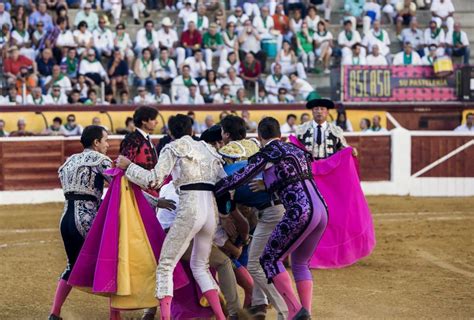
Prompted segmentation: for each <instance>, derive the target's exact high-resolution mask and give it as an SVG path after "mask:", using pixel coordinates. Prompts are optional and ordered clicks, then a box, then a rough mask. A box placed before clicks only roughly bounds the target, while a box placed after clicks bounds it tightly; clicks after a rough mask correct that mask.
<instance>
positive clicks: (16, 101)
mask: <svg viewBox="0 0 474 320" xmlns="http://www.w3.org/2000/svg"><path fill="white" fill-rule="evenodd" d="M0 97H1V96H0ZM3 98H4V99H3V104H6V105H20V104H23V97H22V96H21V95H19V94H18V90H17V88H16V86H15V85H11V86H10V87H9V88H8V94H7V95H6V96H5V97H3Z"/></svg>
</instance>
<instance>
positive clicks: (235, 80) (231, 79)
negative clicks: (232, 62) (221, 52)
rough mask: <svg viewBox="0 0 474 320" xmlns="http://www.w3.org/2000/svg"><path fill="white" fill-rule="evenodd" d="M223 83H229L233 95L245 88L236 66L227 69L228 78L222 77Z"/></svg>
mask: <svg viewBox="0 0 474 320" xmlns="http://www.w3.org/2000/svg"><path fill="white" fill-rule="evenodd" d="M221 83H222V84H227V85H229V88H230V94H231V95H232V96H235V95H236V94H237V90H239V89H240V88H244V82H243V81H242V79H241V78H239V77H238V76H237V72H236V71H235V69H234V68H229V70H228V71H227V78H224V79H222V81H221Z"/></svg>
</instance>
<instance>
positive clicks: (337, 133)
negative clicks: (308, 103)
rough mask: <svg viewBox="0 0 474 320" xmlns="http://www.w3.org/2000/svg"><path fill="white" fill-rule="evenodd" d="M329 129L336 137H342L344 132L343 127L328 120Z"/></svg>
mask: <svg viewBox="0 0 474 320" xmlns="http://www.w3.org/2000/svg"><path fill="white" fill-rule="evenodd" d="M328 129H329V131H331V133H332V134H333V135H335V136H336V137H338V138H339V137H342V136H343V134H344V130H342V128H341V127H338V126H336V125H335V124H334V123H331V122H328Z"/></svg>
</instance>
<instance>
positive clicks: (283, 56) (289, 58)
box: [272, 40, 306, 79]
mask: <svg viewBox="0 0 474 320" xmlns="http://www.w3.org/2000/svg"><path fill="white" fill-rule="evenodd" d="M275 63H279V64H281V72H282V73H283V74H286V75H290V74H291V73H293V72H297V73H298V77H299V78H301V79H306V72H305V70H304V66H303V64H302V63H301V62H298V58H297V57H296V54H295V51H294V50H293V48H291V45H290V43H289V42H288V41H286V40H285V41H283V46H282V49H281V50H280V52H278V54H277V56H276V58H275ZM273 66H274V64H272V69H273Z"/></svg>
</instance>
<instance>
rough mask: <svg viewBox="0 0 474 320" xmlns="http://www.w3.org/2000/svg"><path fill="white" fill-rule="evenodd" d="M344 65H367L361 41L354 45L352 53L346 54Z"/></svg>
mask: <svg viewBox="0 0 474 320" xmlns="http://www.w3.org/2000/svg"><path fill="white" fill-rule="evenodd" d="M342 65H345V66H366V65H367V60H366V59H365V57H364V56H363V55H362V49H361V45H360V43H356V44H354V45H353V46H352V55H351V56H345V57H344V59H343V60H342Z"/></svg>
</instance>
